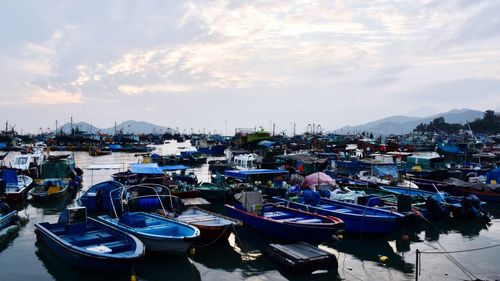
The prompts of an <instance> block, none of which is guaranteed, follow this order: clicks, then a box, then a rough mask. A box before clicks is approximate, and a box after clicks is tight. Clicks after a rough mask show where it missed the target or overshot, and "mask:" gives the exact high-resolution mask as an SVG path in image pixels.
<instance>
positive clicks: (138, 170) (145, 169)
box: [130, 163, 163, 175]
mask: <svg viewBox="0 0 500 281" xmlns="http://www.w3.org/2000/svg"><path fill="white" fill-rule="evenodd" d="M130 171H131V172H132V173H135V174H146V175H158V174H163V172H162V170H161V169H160V167H159V166H158V164H157V163H149V164H130Z"/></svg>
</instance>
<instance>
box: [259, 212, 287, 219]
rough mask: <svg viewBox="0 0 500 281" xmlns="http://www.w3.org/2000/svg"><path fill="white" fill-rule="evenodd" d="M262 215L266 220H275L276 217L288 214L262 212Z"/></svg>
mask: <svg viewBox="0 0 500 281" xmlns="http://www.w3.org/2000/svg"><path fill="white" fill-rule="evenodd" d="M262 215H263V216H264V217H266V218H276V217H282V216H288V215H289V214H288V213H285V212H264V213H263V214H262Z"/></svg>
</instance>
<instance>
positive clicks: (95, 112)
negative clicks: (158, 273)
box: [0, 0, 500, 134]
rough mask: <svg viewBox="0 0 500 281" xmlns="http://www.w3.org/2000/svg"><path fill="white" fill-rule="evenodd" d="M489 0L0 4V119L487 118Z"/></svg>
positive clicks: (492, 73) (329, 123)
mask: <svg viewBox="0 0 500 281" xmlns="http://www.w3.org/2000/svg"><path fill="white" fill-rule="evenodd" d="M499 11H500V1H493V0H492V1H470V0H456V1H411V0H408V1H382V0H371V1H333V0H329V1H290V0H286V1H272V0H265V1H168V0H159V1H153V0H144V1H125V0H120V1H112V0H111V1H101V0H96V1H92V0H90V1H89V0H86V1H81V0H78V1H70V0H64V1H57V0H56V1H43V0H36V1H16V0H4V1H0V112H1V113H0V121H1V122H5V121H7V120H8V121H9V123H10V124H11V125H15V129H16V130H17V131H20V130H24V132H38V131H39V130H40V128H41V129H42V130H47V129H48V128H50V129H54V127H55V122H56V120H57V121H58V122H59V124H62V123H65V122H68V121H69V120H70V118H71V117H73V119H74V120H75V122H76V121H86V122H89V123H91V124H93V125H94V126H96V127H99V128H108V127H112V126H113V124H114V122H121V121H125V120H138V121H146V122H151V123H155V124H158V125H163V126H169V127H173V128H175V127H179V128H181V130H182V129H184V130H188V131H190V130H191V129H193V130H194V131H200V130H203V129H206V130H207V131H210V130H217V131H218V132H221V133H223V131H224V130H225V129H226V128H228V130H229V131H232V130H234V128H235V127H241V128H253V127H259V126H262V127H263V128H265V129H269V128H270V124H271V123H275V124H276V128H277V130H278V131H285V132H286V133H287V134H288V133H290V130H291V127H292V125H291V123H293V122H295V123H296V124H297V125H296V128H297V131H301V130H302V131H303V130H304V129H305V128H306V127H307V124H311V123H315V124H321V127H322V128H323V129H326V130H329V129H331V130H333V129H336V128H340V127H342V126H345V125H356V124H360V123H366V122H369V121H373V120H376V119H379V118H383V117H387V116H390V115H412V116H426V115H430V114H434V113H438V112H445V111H448V110H451V109H455V108H472V109H478V110H486V109H500V13H499Z"/></svg>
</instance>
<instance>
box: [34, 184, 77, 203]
mask: <svg viewBox="0 0 500 281" xmlns="http://www.w3.org/2000/svg"><path fill="white" fill-rule="evenodd" d="M69 189H70V188H69V183H68V181H65V180H61V179H44V180H43V181H42V183H41V185H39V186H37V187H35V188H33V189H31V190H30V191H29V192H28V200H31V201H33V202H44V201H50V200H55V199H57V198H61V197H63V196H64V195H66V194H67V192H68V191H69Z"/></svg>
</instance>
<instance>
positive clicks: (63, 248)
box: [35, 207, 145, 272]
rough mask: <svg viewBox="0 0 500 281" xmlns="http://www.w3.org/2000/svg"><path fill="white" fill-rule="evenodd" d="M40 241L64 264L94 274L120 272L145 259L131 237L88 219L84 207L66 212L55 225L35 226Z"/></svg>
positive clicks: (139, 246)
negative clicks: (91, 270)
mask: <svg viewBox="0 0 500 281" xmlns="http://www.w3.org/2000/svg"><path fill="white" fill-rule="evenodd" d="M35 228H36V230H35V232H36V233H37V237H38V240H39V241H42V242H43V243H45V244H47V245H48V247H49V248H50V249H51V250H52V251H53V252H54V253H55V254H56V255H58V256H59V257H60V258H62V259H64V260H66V261H67V262H69V263H71V264H73V265H76V266H80V267H85V268H89V269H93V270H104V271H114V272H123V270H127V269H130V267H131V266H132V265H133V263H134V262H136V261H137V260H138V259H140V258H141V257H142V256H143V255H144V252H145V251H144V244H143V243H142V242H141V241H139V240H138V239H137V238H135V237H134V236H132V235H129V234H127V233H123V232H121V231H119V230H117V229H116V228H114V227H112V226H108V225H105V224H103V223H101V222H99V221H97V220H95V219H92V218H87V215H86V208H85V207H74V208H67V209H66V210H65V211H64V212H63V213H62V214H61V217H60V218H59V222H57V223H48V222H43V223H37V224H35Z"/></svg>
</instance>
